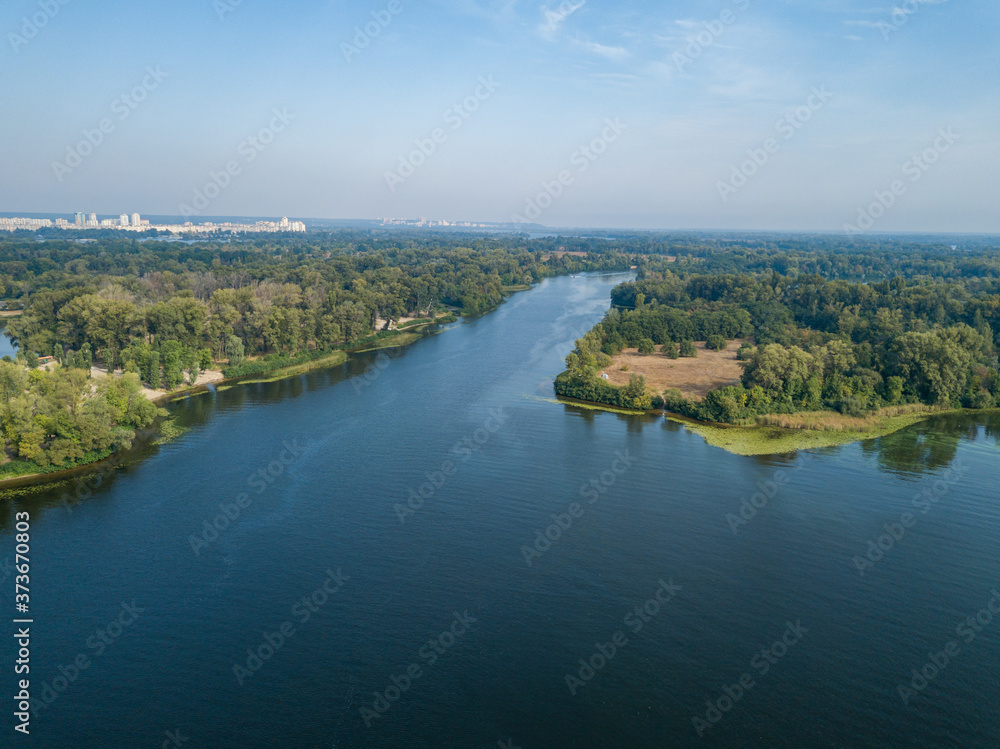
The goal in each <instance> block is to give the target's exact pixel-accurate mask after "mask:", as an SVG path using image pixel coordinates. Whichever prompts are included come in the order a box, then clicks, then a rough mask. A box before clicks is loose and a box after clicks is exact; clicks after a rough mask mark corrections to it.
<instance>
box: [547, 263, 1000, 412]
mask: <svg viewBox="0 0 1000 749" xmlns="http://www.w3.org/2000/svg"><path fill="white" fill-rule="evenodd" d="M998 260H1000V258H998V256H997V255H996V254H994V253H986V254H984V255H982V256H980V257H979V258H978V260H976V262H975V263H971V262H970V258H969V257H967V256H964V255H956V254H942V255H940V256H938V257H936V259H934V260H933V262H930V261H929V260H928V261H927V262H923V263H922V264H921V268H922V271H925V272H922V273H920V274H915V275H913V276H910V277H904V276H901V275H893V276H891V277H885V278H882V279H881V280H874V278H873V279H872V280H871V281H870V282H864V283H862V282H850V281H845V280H839V279H835V280H830V279H826V278H824V277H823V276H822V275H820V274H815V273H810V274H804V273H788V274H783V273H779V272H778V271H777V270H774V269H768V270H762V271H760V272H757V273H752V274H751V273H737V274H732V273H720V274H702V273H683V272H680V273H678V272H674V270H673V269H677V270H680V268H679V267H678V266H676V265H674V264H667V263H663V262H660V263H659V264H658V267H656V268H653V267H651V264H645V265H644V266H643V267H642V270H641V271H640V276H639V278H638V279H637V280H636V281H635V282H633V283H625V284H621V285H619V286H618V287H616V288H615V289H614V290H613V292H612V295H611V298H612V305H613V306H612V309H611V310H610V311H609V312H608V314H607V315H606V317H605V319H604V320H603V321H602V322H601V323H600V324H599V325H597V326H596V327H595V328H594V329H593V330H591V331H590V332H589V333H587V335H586V336H584V337H583V338H582V339H580V340H579V341H577V346H576V350H575V351H574V352H573V353H571V354H570V355H569V357H568V358H567V371H566V372H564V373H563V374H562V375H560V376H559V378H557V381H556V390H557V392H558V393H559V394H561V395H566V396H571V397H576V398H581V399H584V400H593V401H598V402H604V403H609V404H612V405H617V406H624V407H630V408H649V407H651V406H660V405H665V406H666V408H667V409H668V410H670V411H673V412H675V413H679V414H682V415H686V416H691V417H693V418H698V419H702V420H705V421H714V422H723V423H733V424H750V423H754V422H755V420H756V418H757V417H758V416H760V415H763V414H788V413H796V412H802V411H819V410H834V411H838V412H840V413H842V414H848V415H851V416H862V415H865V414H867V413H870V412H873V411H876V410H877V409H881V408H884V407H887V406H900V405H905V404H917V403H919V404H926V405H928V406H952V407H966V408H986V407H993V406H997V405H1000V375H998V372H997V355H996V351H997V348H996V346H997V343H998V341H997V337H996V332H997V331H1000V279H998V278H997V277H996V275H995V268H996V267H997V261H998ZM825 262H827V259H826V258H825V256H824V255H823V254H822V253H815V257H814V258H812V259H811V263H812V264H813V265H822V264H824V263H825ZM856 262H857V263H858V264H860V267H862V268H864V269H865V272H866V273H869V274H871V275H872V276H875V277H877V274H876V273H875V271H876V269H877V268H878V267H880V266H881V265H882V258H881V257H880V256H879V255H878V253H871V254H868V255H861V256H859V257H858V258H857V259H856ZM893 265H894V267H896V268H898V267H899V266H900V262H899V259H898V258H897V260H896V262H894V263H893ZM977 267H978V268H982V269H984V271H983V274H982V275H976V274H973V273H972V272H971V269H972V268H977ZM931 271H934V272H933V273H932V272H931ZM713 337H721V338H724V339H726V338H728V339H733V338H740V339H752V341H753V345H746V346H745V347H744V348H741V350H740V351H739V352H738V358H739V359H741V360H742V361H743V362H744V369H743V375H742V382H741V383H740V384H738V385H735V386H731V387H725V388H719V389H717V390H713V391H712V392H710V393H709V394H708V396H707V397H706V398H705V399H704V400H703V401H698V402H691V401H688V400H686V399H684V398H683V397H682V396H681V395H680V393H679V392H677V391H668V392H666V393H662V394H659V393H650V392H649V390H648V388H646V386H645V383H644V382H643V381H641V378H639V377H633V380H632V382H630V383H629V385H628V386H627V387H623V388H616V387H614V386H612V385H610V384H608V383H606V382H603V381H601V379H600V378H599V377H598V373H599V371H600V369H602V368H603V367H606V366H607V365H608V363H609V361H610V359H609V357H610V356H613V355H615V354H617V353H619V352H621V351H622V349H624V348H627V347H636V348H642V347H643V346H645V348H646V350H647V351H651V350H652V348H651V347H652V346H657V347H662V346H663V345H664V344H669V345H668V347H667V350H669V351H670V352H671V354H670V355H672V356H676V354H675V353H673V351H674V349H675V348H676V347H677V346H678V345H680V346H683V345H684V344H686V343H690V342H691V341H704V340H710V339H712V338H713Z"/></svg>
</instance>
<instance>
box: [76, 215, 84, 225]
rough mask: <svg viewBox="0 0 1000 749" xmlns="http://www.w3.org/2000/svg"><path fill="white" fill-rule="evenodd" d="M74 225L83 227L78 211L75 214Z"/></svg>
mask: <svg viewBox="0 0 1000 749" xmlns="http://www.w3.org/2000/svg"><path fill="white" fill-rule="evenodd" d="M76 225H77V226H83V214H82V213H80V211H77V212H76Z"/></svg>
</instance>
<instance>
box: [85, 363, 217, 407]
mask: <svg viewBox="0 0 1000 749" xmlns="http://www.w3.org/2000/svg"><path fill="white" fill-rule="evenodd" d="M90 376H91V377H93V378H94V379H104V378H105V377H107V376H108V370H106V369H101V368H100V367H91V368H90ZM114 376H115V377H121V376H122V371H121V370H120V369H116V370H115V372H114ZM224 379H225V378H224V377H223V376H222V372H220V371H219V370H217V369H206V370H205V371H204V372H202V373H201V374H199V375H198V379H197V380H195V382H194V384H193V385H188V384H186V383H187V381H186V380H185V385H184V386H183V387H181V388H178V389H177V390H164V389H162V388H157V389H156V390H154V389H152V388H148V387H146V386H145V385H143V386H142V393H143V395H145V396H146V397H147V398H149V399H150V400H151V401H153V402H154V403H155V402H158V401H160V400H162V399H163V398H166V397H168V396H173V395H177V394H178V393H182V392H184V391H185V390H188V389H190V388H196V387H199V386H201V385H209V384H211V383H214V382H222V380H224Z"/></svg>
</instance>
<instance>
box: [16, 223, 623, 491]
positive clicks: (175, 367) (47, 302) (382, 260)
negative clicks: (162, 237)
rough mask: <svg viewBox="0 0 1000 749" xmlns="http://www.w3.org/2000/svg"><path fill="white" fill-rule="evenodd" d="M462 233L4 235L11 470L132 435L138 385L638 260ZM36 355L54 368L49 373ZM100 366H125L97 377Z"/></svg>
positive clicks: (475, 307)
mask: <svg viewBox="0 0 1000 749" xmlns="http://www.w3.org/2000/svg"><path fill="white" fill-rule="evenodd" d="M109 234H110V233H109ZM465 242H466V244H467V245H471V246H464V245H461V244H459V243H458V241H455V240H451V241H449V242H446V243H443V244H442V243H437V242H431V241H427V240H417V239H414V238H412V237H396V238H390V239H383V238H377V237H371V236H369V235H366V234H363V233H362V234H361V235H358V234H356V233H346V234H344V235H341V236H338V237H337V238H335V239H333V238H327V239H323V238H321V237H320V238H316V237H307V238H305V239H282V238H274V237H268V238H266V239H263V240H252V241H238V242H196V243H184V242H166V241H159V240H152V241H137V240H136V239H134V238H121V237H120V235H118V236H114V235H111V236H107V237H101V238H99V239H97V240H88V241H78V240H73V239H71V240H59V239H47V240H46V241H45V242H39V241H37V240H36V239H35V238H33V237H31V238H25V237H20V236H16V235H15V236H13V237H8V238H5V239H0V291H2V292H3V293H4V295H5V297H6V306H7V307H8V309H12V310H14V309H23V313H22V314H21V315H20V316H17V317H12V318H9V319H8V320H7V333H8V335H9V336H10V337H11V339H12V340H13V341H14V342H15V343H16V344H17V345H18V356H17V359H18V361H17V362H16V363H15V362H3V363H2V366H3V370H2V371H0V377H3V378H4V382H5V383H6V384H4V385H3V386H2V387H0V424H2V426H3V436H4V440H5V449H6V458H7V462H6V463H5V464H3V466H2V467H0V472H3V473H12V472H14V473H24V472H30V471H29V469H37V470H45V469H49V468H51V467H53V466H71V465H74V464H76V463H80V462H86V461H88V460H92V459H94V458H95V456H99V455H103V454H106V453H107V452H108V451H110V450H111V449H112V448H113V447H115V446H118V447H121V446H125V445H127V444H129V443H130V441H131V440H132V439H133V436H134V432H135V430H136V429H140V428H143V427H145V426H148V425H149V423H151V422H152V421H153V420H154V418H155V415H156V411H157V410H156V408H155V407H154V406H153V405H152V404H151V403H150V402H149V401H148V400H147V399H146V398H145V397H144V396H143V394H142V392H141V385H145V386H147V387H150V388H153V389H157V388H163V389H166V390H171V389H175V388H177V387H179V386H181V385H183V384H186V383H188V382H194V381H195V379H196V378H197V377H198V375H199V372H201V371H203V370H205V369H209V368H212V367H222V368H223V371H224V372H225V373H226V374H227V376H229V375H238V374H246V373H250V372H259V371H265V370H267V369H270V368H274V367H275V366H279V365H283V364H285V363H288V362H295V361H300V360H302V359H309V358H316V357H317V355H318V354H321V353H322V352H328V351H332V350H334V349H337V348H345V347H349V346H350V345H351V344H352V343H355V342H358V341H362V340H366V339H367V338H370V337H372V336H378V335H389V333H388V332H387V329H388V328H389V327H390V325H392V323H394V322H398V321H400V320H402V319H403V318H417V319H454V318H448V317H444V318H442V315H448V314H451V313H457V314H476V313H481V312H484V311H486V310H489V309H490V308H492V307H495V306H496V305H498V304H500V303H501V302H502V301H503V299H504V298H505V297H506V296H507V295H509V294H510V293H511V292H512V291H514V290H517V289H521V288H527V286H528V285H529V284H532V283H535V282H537V281H539V280H540V279H543V278H545V277H548V276H553V275H557V274H563V273H570V272H579V271H592V270H604V269H610V270H625V269H627V268H628V267H629V262H630V261H629V260H628V259H627V258H626V257H625V256H623V255H621V254H618V253H614V252H605V253H601V254H600V255H594V256H593V257H592V258H591V259H586V258H580V257H577V256H572V255H561V256H558V255H554V254H548V255H546V254H544V253H542V252H541V251H537V252H529V251H527V250H526V249H525V248H524V246H523V242H521V243H520V244H521V246H520V247H517V246H516V245H515V246H506V245H510V244H511V243H510V242H509V241H505V242H496V241H490V240H488V239H476V238H473V237H466V238H465ZM40 357H52V358H53V359H54V365H53V364H48V365H46V368H45V369H38V366H39V360H40ZM8 358H9V357H8ZM94 365H99V366H101V367H103V368H104V369H107V370H110V371H115V370H120V371H122V372H123V373H124V374H125V375H126V376H124V377H120V378H119V379H115V378H108V379H110V382H108V381H106V380H105V379H104V378H102V379H101V380H100V381H99V382H98V381H97V380H90V379H89V378H90V375H91V367H92V366H94ZM53 366H54V367H55V369H54V370H53V371H47V370H48V369H51V368H52V367H53ZM126 390H127V392H126ZM139 401H141V402H142V403H144V404H145V406H141V404H139ZM147 407H148V408H147Z"/></svg>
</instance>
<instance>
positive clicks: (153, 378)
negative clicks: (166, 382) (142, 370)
mask: <svg viewBox="0 0 1000 749" xmlns="http://www.w3.org/2000/svg"><path fill="white" fill-rule="evenodd" d="M146 381H147V382H148V383H149V386H150V387H151V388H153V390H159V388H160V382H161V378H160V352H159V351H152V352H150V354H149V372H148V374H147V375H146Z"/></svg>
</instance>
